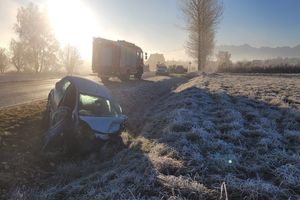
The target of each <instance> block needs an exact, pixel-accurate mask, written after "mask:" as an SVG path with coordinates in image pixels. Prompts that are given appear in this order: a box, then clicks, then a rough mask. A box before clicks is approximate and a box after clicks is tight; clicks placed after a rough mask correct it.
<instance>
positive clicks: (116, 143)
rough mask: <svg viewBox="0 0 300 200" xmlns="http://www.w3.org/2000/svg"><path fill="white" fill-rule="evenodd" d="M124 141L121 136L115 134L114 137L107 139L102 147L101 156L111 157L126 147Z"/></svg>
mask: <svg viewBox="0 0 300 200" xmlns="http://www.w3.org/2000/svg"><path fill="white" fill-rule="evenodd" d="M124 146H125V145H124V143H123V140H122V138H121V136H119V135H118V136H115V137H114V138H113V139H111V140H109V141H106V142H105V143H104V144H103V146H102V147H101V157H102V158H103V159H105V160H106V159H109V158H111V157H113V156H114V155H115V154H116V153H118V152H119V151H120V150H121V149H123V148H124Z"/></svg>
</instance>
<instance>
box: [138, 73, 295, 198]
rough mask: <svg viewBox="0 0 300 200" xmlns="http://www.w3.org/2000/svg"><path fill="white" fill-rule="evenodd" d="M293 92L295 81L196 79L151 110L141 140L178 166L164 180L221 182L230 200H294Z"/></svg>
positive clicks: (223, 77)
mask: <svg viewBox="0 0 300 200" xmlns="http://www.w3.org/2000/svg"><path fill="white" fill-rule="evenodd" d="M299 92H300V81H299V80H298V79H286V78H282V77H262V76H260V77H256V76H249V77H247V76H230V75H218V74H215V75H203V76H200V77H197V78H194V79H192V80H191V81H190V82H189V83H186V84H183V85H181V86H180V87H179V88H177V89H176V90H175V91H174V93H173V94H172V95H170V96H169V97H168V98H167V99H165V100H164V101H163V102H159V103H158V104H157V106H156V109H155V110H152V112H154V113H155V114H154V115H152V114H150V115H149V120H148V121H149V124H148V125H147V126H146V128H145V134H144V135H145V137H148V138H151V139H155V141H156V142H158V143H159V144H164V145H165V146H166V147H165V148H171V149H172V151H175V152H176V155H177V157H176V159H177V160H179V161H181V162H183V163H184V164H183V167H182V168H181V170H180V171H179V172H178V173H175V174H174V173H173V174H171V175H175V176H178V177H182V176H185V177H191V178H192V179H193V180H194V181H197V182H198V183H199V184H203V185H204V186H205V187H207V188H209V189H214V188H218V187H219V186H220V185H221V183H222V182H223V181H224V182H225V183H226V184H227V190H228V192H229V196H230V197H231V198H236V199H241V198H246V199H262V198H268V199H282V198H289V197H293V198H300V190H299V188H300V179H299V177H300V176H299V175H300V173H299V170H300V155H299V154H300V143H299V137H300V118H299V117H300V111H299V104H298V103H297V102H299V100H300V98H299V94H300V93H299ZM275 94H276V95H275ZM286 99H294V101H293V102H287V101H286ZM272 102H276V104H272ZM166 113H167V114H166ZM161 122H164V123H161ZM153 127H155V129H153ZM160 151H167V150H163V149H160ZM158 152H159V151H158ZM167 152H168V151H167ZM161 173H164V172H163V171H162V172H161ZM182 197H186V196H185V195H183V196H182Z"/></svg>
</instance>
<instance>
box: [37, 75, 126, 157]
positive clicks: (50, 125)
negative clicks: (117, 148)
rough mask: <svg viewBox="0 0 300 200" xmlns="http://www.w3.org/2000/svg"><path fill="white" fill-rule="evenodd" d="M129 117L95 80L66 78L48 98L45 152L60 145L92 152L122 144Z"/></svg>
mask: <svg viewBox="0 0 300 200" xmlns="http://www.w3.org/2000/svg"><path fill="white" fill-rule="evenodd" d="M126 120H127V117H126V116H125V115H123V114H122V108H121V106H120V105H119V104H118V103H117V102H116V101H115V100H114V98H113V97H112V95H111V92H110V91H109V90H108V89H107V88H106V87H105V86H103V85H100V84H98V83H96V82H94V81H91V80H88V79H85V78H81V77H75V76H66V77H64V78H63V79H61V80H60V81H58V82H57V83H56V84H55V88H54V89H52V90H51V91H50V93H49V95H48V102H47V107H46V112H45V115H44V124H45V126H46V127H47V129H48V130H47V132H46V133H45V135H44V137H43V141H42V142H43V150H46V149H48V148H49V147H52V146H53V145H55V144H56V146H57V144H59V145H64V146H65V147H68V148H72V149H74V148H75V149H77V150H78V149H80V150H82V151H89V150H91V149H94V148H95V147H97V146H98V145H99V144H103V143H105V142H106V141H116V142H117V141H120V139H121V138H120V134H121V132H122V131H123V130H124V128H125V122H126Z"/></svg>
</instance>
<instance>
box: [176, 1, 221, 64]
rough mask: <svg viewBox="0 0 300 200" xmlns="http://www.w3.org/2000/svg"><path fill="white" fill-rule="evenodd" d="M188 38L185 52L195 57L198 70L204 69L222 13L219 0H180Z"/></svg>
mask: <svg viewBox="0 0 300 200" xmlns="http://www.w3.org/2000/svg"><path fill="white" fill-rule="evenodd" d="M182 11H183V13H184V15H185V20H186V29H187V30H188V32H189V38H188V41H187V45H186V50H187V53H188V54H189V55H190V56H191V57H193V58H195V59H196V60H197V63H198V70H202V69H204V67H205V65H206V62H207V59H208V56H209V55H210V54H211V53H212V50H213V47H214V38H215V31H216V26H217V24H218V22H219V19H220V17H221V15H222V13H223V6H222V4H220V2H219V0H182Z"/></svg>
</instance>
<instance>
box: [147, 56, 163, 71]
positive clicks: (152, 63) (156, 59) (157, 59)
mask: <svg viewBox="0 0 300 200" xmlns="http://www.w3.org/2000/svg"><path fill="white" fill-rule="evenodd" d="M165 62H166V60H165V57H164V54H159V53H155V54H151V55H150V56H149V59H148V60H147V61H146V65H149V69H150V71H155V70H156V65H157V64H163V63H165Z"/></svg>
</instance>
